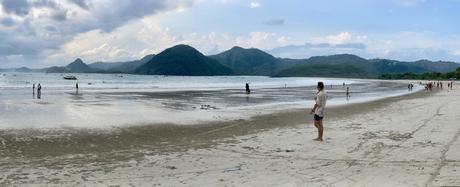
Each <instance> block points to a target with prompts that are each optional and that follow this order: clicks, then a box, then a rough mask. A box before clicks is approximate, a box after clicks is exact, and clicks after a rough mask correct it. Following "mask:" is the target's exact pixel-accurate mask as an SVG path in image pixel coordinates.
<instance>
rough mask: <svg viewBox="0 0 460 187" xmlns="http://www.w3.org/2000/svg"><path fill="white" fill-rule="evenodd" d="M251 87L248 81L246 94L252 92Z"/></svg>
mask: <svg viewBox="0 0 460 187" xmlns="http://www.w3.org/2000/svg"><path fill="white" fill-rule="evenodd" d="M250 93H251V89H250V88H249V83H246V94H250Z"/></svg>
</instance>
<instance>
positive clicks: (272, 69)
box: [0, 45, 460, 78]
mask: <svg viewBox="0 0 460 187" xmlns="http://www.w3.org/2000/svg"><path fill="white" fill-rule="evenodd" d="M459 67H460V64H459V63H455V62H449V61H430V60H418V61H414V62H406V61H397V60H390V59H364V58H361V57H359V56H356V55H352V54H337V55H330V56H314V57H310V58H308V59H289V58H276V57H274V56H272V55H270V54H269V53H266V52H265V51H262V50H260V49H256V48H249V49H245V48H241V47H233V48H231V49H229V50H227V51H224V52H222V53H219V54H216V55H210V56H205V55H203V54H202V53H200V52H199V51H198V50H196V49H195V48H193V47H191V46H188V45H176V46H173V47H171V48H168V49H165V50H164V51H162V52H161V53H159V54H157V55H154V54H151V55H147V56H145V57H143V58H142V59H139V60H133V61H127V62H95V63H91V64H86V63H84V62H83V61H82V60H81V59H76V60H75V61H73V62H72V63H70V64H68V65H67V66H61V67H58V66H54V67H50V68H43V69H29V68H27V67H21V68H12V69H0V71H16V72H47V73H128V74H149V75H187V76H214V75H255V76H275V77H293V76H295V77H350V78H377V77H379V76H380V75H382V74H388V73H426V72H441V73H445V72H451V71H455V69H457V68H459Z"/></svg>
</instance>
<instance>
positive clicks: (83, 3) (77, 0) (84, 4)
mask: <svg viewBox="0 0 460 187" xmlns="http://www.w3.org/2000/svg"><path fill="white" fill-rule="evenodd" d="M69 2H71V3H73V4H76V5H78V6H79V7H80V8H83V9H89V2H88V1H87V0H69Z"/></svg>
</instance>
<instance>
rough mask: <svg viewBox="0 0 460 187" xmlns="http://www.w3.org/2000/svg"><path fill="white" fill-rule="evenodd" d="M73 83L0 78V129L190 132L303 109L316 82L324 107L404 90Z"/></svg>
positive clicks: (221, 79) (177, 81) (59, 78)
mask: <svg viewBox="0 0 460 187" xmlns="http://www.w3.org/2000/svg"><path fill="white" fill-rule="evenodd" d="M73 75H75V76H76V77H77V78H78V80H64V79H63V76H65V74H45V73H1V74H0V129H24V128H45V129H46V128H67V127H72V128H110V127H121V126H129V125H150V124H151V125H155V124H181V125H193V124H199V123H204V122H209V121H226V120H235V119H247V118H250V117H251V116H254V115H260V114H267V113H271V112H276V111H282V110H286V109H294V108H305V109H307V108H310V107H311V105H312V104H313V97H314V95H315V92H316V91H315V85H316V83H317V82H318V81H322V82H324V83H325V85H326V91H327V93H328V96H329V98H328V105H330V106H332V105H340V104H348V103H355V102H365V101H368V100H374V99H379V98H385V97H389V96H395V95H402V94H406V93H407V86H406V85H404V84H398V83H393V82H384V81H375V80H362V79H335V78H334V79H333V78H270V77H262V76H214V77H187V76H148V75H127V74H73ZM246 82H248V83H249V84H250V87H251V90H252V93H251V94H249V95H248V94H246V93H245V90H244V89H245V83H246ZM38 83H40V84H41V85H42V91H41V97H40V98H37V96H38V95H37V93H36V92H33V91H32V84H38ZM76 83H78V84H79V89H78V90H76V89H75V84H76ZM343 83H345V84H346V86H345V87H344V86H342V84H343ZM346 87H349V88H350V92H351V97H349V98H347V97H346V94H345V90H346ZM417 89H421V87H418V86H417V87H416V88H415V90H417Z"/></svg>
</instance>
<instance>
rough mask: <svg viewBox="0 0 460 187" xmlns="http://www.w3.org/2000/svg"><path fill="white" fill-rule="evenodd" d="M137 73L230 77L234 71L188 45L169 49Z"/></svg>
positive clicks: (141, 67) (136, 71)
mask: <svg viewBox="0 0 460 187" xmlns="http://www.w3.org/2000/svg"><path fill="white" fill-rule="evenodd" d="M134 72H135V73H138V74H148V75H189V76H213V75H230V74H233V71H232V70H231V69H230V68H227V67H225V66H223V65H222V64H220V63H218V62H217V61H216V60H214V59H211V58H209V57H206V56H204V55H203V54H201V53H200V52H199V51H197V50H196V49H195V48H193V47H190V46H188V45H177V46H174V47H171V48H168V49H166V50H164V51H163V52H161V53H160V54H158V55H156V56H155V57H153V58H152V59H151V60H150V61H149V62H147V63H146V64H144V65H142V66H140V67H139V68H137V69H136V70H135V71H134Z"/></svg>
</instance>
